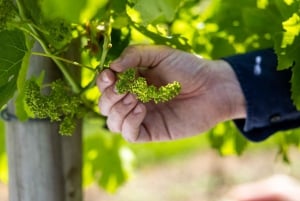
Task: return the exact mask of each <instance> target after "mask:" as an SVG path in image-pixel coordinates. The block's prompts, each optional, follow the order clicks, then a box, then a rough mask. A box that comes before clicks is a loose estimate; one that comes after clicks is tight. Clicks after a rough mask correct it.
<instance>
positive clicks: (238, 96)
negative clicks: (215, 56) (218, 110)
mask: <svg viewBox="0 0 300 201" xmlns="http://www.w3.org/2000/svg"><path fill="white" fill-rule="evenodd" d="M213 62H215V64H216V65H214V66H216V69H217V71H219V72H217V73H216V75H217V77H218V78H217V79H218V83H219V84H220V93H221V94H223V96H221V97H224V102H223V105H224V107H226V108H225V109H224V111H226V112H225V117H224V118H225V120H232V119H242V118H246V116H247V111H246V100H245V96H244V93H243V91H242V88H241V85H240V83H239V81H238V79H237V76H236V74H235V72H234V70H233V69H232V67H231V66H230V64H229V63H227V62H226V61H224V60H216V61H213Z"/></svg>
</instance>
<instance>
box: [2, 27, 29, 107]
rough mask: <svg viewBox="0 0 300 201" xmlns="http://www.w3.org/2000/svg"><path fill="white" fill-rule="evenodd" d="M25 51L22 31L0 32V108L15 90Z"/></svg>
mask: <svg viewBox="0 0 300 201" xmlns="http://www.w3.org/2000/svg"><path fill="white" fill-rule="evenodd" d="M26 51H27V48H26V44H25V37H24V34H23V33H22V32H19V31H2V32H0V94H1V97H0V108H1V107H2V106H3V105H4V104H5V103H7V101H8V100H9V99H10V98H11V97H12V96H13V94H14V92H15V90H16V85H17V79H18V76H19V71H20V69H21V65H22V61H23V58H24V55H25V53H26Z"/></svg>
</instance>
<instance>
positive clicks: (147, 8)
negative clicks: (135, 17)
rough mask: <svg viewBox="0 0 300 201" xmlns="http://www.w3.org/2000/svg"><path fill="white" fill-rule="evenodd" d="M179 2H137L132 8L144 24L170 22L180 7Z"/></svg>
mask: <svg viewBox="0 0 300 201" xmlns="http://www.w3.org/2000/svg"><path fill="white" fill-rule="evenodd" d="M180 2H181V0H152V1H151V2H150V1H149V0H137V1H136V4H135V6H134V8H135V10H137V11H138V12H139V13H140V15H141V18H142V20H143V23H144V24H151V23H158V22H171V21H172V20H173V19H174V17H175V14H176V12H177V10H178V8H179V6H180Z"/></svg>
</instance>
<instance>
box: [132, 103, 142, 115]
mask: <svg viewBox="0 0 300 201" xmlns="http://www.w3.org/2000/svg"><path fill="white" fill-rule="evenodd" d="M142 111H143V109H142V106H141V105H140V104H138V105H137V106H136V107H135V108H134V110H133V114H139V113H141V112H142Z"/></svg>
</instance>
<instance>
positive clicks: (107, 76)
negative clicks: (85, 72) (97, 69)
mask: <svg viewBox="0 0 300 201" xmlns="http://www.w3.org/2000/svg"><path fill="white" fill-rule="evenodd" d="M115 80H116V76H115V74H114V73H113V71H112V70H109V69H106V70H104V71H102V72H101V73H100V75H99V76H98V78H97V86H98V88H99V90H100V91H101V92H103V91H104V90H105V89H106V88H107V87H109V86H111V85H112V84H113V83H114V82H115Z"/></svg>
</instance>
